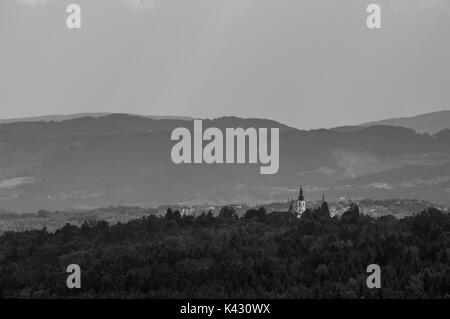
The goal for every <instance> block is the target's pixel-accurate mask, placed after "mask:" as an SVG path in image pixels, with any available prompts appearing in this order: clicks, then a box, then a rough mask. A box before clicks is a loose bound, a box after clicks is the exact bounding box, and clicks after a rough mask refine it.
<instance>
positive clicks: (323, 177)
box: [0, 114, 450, 212]
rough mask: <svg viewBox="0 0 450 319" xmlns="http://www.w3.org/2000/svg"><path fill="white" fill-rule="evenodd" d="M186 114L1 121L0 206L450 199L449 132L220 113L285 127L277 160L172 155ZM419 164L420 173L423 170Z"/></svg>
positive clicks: (223, 123)
mask: <svg viewBox="0 0 450 319" xmlns="http://www.w3.org/2000/svg"><path fill="white" fill-rule="evenodd" d="M180 126H182V127H188V128H189V127H191V126H192V122H191V121H187V120H183V119H159V120H156V119H152V118H145V117H141V116H133V115H126V114H109V115H106V116H101V117H81V118H75V119H70V120H63V121H60V122H55V121H51V122H43V121H38V122H21V121H19V122H14V123H3V124H0V209H5V210H14V211H21V212H24V211H36V210H38V209H53V210H55V209H66V208H92V207H101V206H109V205H119V204H125V205H141V206H155V205H160V204H167V203H184V204H204V203H205V202H208V203H211V204H223V203H229V202H235V203H247V204H256V203H262V202H270V201H285V200H287V199H289V198H293V197H295V196H296V191H297V187H298V186H299V185H300V184H303V185H304V186H305V190H306V194H307V197H308V198H312V199H318V198H320V197H321V195H322V193H326V196H327V198H330V199H335V198H339V197H343V196H344V197H347V198H348V197H350V198H360V197H370V198H418V199H424V200H429V201H432V202H437V203H444V204H450V200H449V198H450V197H449V196H448V195H449V194H450V193H449V189H450V184H449V181H450V135H449V134H448V133H446V132H445V131H443V132H441V133H439V134H435V135H429V134H419V133H417V132H415V131H413V130H410V129H407V128H401V127H392V126H377V125H375V126H370V127H366V128H362V129H360V130H344V131H335V130H326V129H321V130H311V131H301V130H297V129H295V128H292V127H289V126H286V125H283V124H281V123H277V122H275V121H271V120H264V119H242V118H236V117H222V118H218V119H211V120H204V121H203V126H204V128H206V127H218V128H225V127H244V128H245V127H257V128H258V127H279V128H280V170H279V171H278V173H277V174H275V175H260V174H259V165H248V164H235V165H175V164H173V163H172V162H171V158H170V151H171V148H172V145H173V142H172V141H171V140H170V134H171V131H172V129H173V128H175V127H180ZM419 173H420V176H419Z"/></svg>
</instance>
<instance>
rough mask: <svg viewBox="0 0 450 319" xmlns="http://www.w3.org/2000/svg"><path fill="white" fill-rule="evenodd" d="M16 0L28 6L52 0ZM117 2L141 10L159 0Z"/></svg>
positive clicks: (150, 7)
mask: <svg viewBox="0 0 450 319" xmlns="http://www.w3.org/2000/svg"><path fill="white" fill-rule="evenodd" d="M16 1H17V2H19V3H21V4H24V5H28V6H36V5H39V4H45V3H48V2H50V1H52V0H16ZM116 1H117V2H118V3H121V4H123V5H125V6H127V7H129V8H130V9H132V10H136V11H141V10H152V9H154V8H155V7H156V5H158V3H159V2H161V0H116Z"/></svg>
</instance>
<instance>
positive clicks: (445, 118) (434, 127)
mask: <svg viewBox="0 0 450 319" xmlns="http://www.w3.org/2000/svg"><path fill="white" fill-rule="evenodd" d="M372 125H390V126H400V127H406V128H409V129H412V130H415V131H417V132H419V133H429V134H435V133H437V132H439V131H442V130H445V129H448V128H450V110H445V111H438V112H432V113H425V114H420V115H416V116H411V117H400V118H392V119H385V120H380V121H375V122H369V123H363V124H361V126H372Z"/></svg>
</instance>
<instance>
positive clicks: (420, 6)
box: [381, 0, 450, 12]
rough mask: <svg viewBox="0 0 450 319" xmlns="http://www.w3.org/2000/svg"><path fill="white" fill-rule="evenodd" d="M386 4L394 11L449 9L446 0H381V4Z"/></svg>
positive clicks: (449, 4) (448, 3) (449, 3)
mask: <svg viewBox="0 0 450 319" xmlns="http://www.w3.org/2000/svg"><path fill="white" fill-rule="evenodd" d="M384 4H386V5H387V6H388V7H390V8H392V9H393V10H395V11H396V12H405V11H411V10H413V11H422V10H430V9H444V10H446V11H449V10H450V1H448V0H395V1H392V0H389V1H384V2H381V5H384Z"/></svg>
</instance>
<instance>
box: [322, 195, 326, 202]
mask: <svg viewBox="0 0 450 319" xmlns="http://www.w3.org/2000/svg"><path fill="white" fill-rule="evenodd" d="M322 203H325V194H322Z"/></svg>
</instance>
